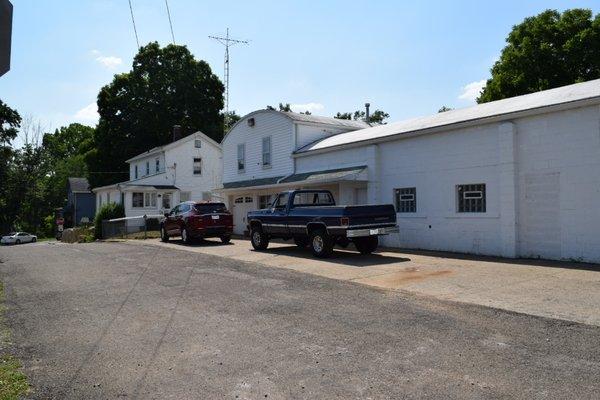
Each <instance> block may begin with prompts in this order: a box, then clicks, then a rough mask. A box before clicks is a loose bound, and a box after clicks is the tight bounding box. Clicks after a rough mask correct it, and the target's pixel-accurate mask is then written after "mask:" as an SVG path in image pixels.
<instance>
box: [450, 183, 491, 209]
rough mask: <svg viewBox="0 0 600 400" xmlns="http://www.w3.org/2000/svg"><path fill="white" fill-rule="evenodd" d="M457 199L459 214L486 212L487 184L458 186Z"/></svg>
mask: <svg viewBox="0 0 600 400" xmlns="http://www.w3.org/2000/svg"><path fill="white" fill-rule="evenodd" d="M456 197H457V204H458V212H459V213H484V212H485V208H486V207H485V206H486V204H485V203H486V201H485V183H477V184H470V185H457V186H456Z"/></svg>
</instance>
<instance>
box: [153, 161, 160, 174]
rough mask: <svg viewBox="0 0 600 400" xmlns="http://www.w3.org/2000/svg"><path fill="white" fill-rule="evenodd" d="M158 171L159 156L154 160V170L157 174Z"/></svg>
mask: <svg viewBox="0 0 600 400" xmlns="http://www.w3.org/2000/svg"><path fill="white" fill-rule="evenodd" d="M158 171H160V158H157V159H156V160H154V172H156V173H157V174H158Z"/></svg>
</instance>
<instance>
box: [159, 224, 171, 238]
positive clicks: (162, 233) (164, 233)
mask: <svg viewBox="0 0 600 400" xmlns="http://www.w3.org/2000/svg"><path fill="white" fill-rule="evenodd" d="M160 240H162V241H163V242H168V241H169V235H167V231H166V230H165V227H164V225H161V227H160Z"/></svg>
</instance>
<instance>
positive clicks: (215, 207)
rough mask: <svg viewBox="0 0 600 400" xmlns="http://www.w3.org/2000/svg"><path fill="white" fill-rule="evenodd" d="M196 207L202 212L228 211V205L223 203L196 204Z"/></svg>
mask: <svg viewBox="0 0 600 400" xmlns="http://www.w3.org/2000/svg"><path fill="white" fill-rule="evenodd" d="M194 209H195V210H196V211H198V212H199V213H200V214H212V213H222V212H226V211H227V207H225V204H223V203H202V204H196V205H195V206H194Z"/></svg>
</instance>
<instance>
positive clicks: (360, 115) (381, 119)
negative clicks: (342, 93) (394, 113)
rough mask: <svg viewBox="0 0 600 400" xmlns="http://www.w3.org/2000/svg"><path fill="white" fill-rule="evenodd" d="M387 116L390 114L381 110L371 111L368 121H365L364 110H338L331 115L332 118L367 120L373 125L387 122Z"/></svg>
mask: <svg viewBox="0 0 600 400" xmlns="http://www.w3.org/2000/svg"><path fill="white" fill-rule="evenodd" d="M389 117H390V114H388V113H386V112H385V111H381V110H375V111H373V113H372V114H370V115H369V120H368V121H366V118H367V114H366V112H365V111H361V110H358V111H354V113H349V112H345V113H341V112H338V113H337V114H335V115H334V116H333V118H337V119H350V120H352V119H353V120H355V121H365V122H368V123H369V124H373V125H384V124H386V123H387V122H386V120H387V119H388V118H389Z"/></svg>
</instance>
